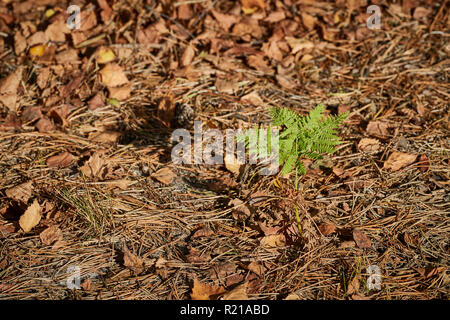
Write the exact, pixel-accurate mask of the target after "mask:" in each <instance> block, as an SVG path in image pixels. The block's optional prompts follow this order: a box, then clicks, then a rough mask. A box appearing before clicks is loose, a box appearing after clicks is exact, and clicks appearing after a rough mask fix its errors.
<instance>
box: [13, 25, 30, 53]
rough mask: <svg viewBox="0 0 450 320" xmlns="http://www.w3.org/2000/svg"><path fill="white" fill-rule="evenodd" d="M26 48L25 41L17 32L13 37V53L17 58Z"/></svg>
mask: <svg viewBox="0 0 450 320" xmlns="http://www.w3.org/2000/svg"><path fill="white" fill-rule="evenodd" d="M26 48H27V40H26V39H25V37H24V36H23V35H22V33H21V32H19V31H17V32H16V34H15V35H14V52H15V53H16V55H17V56H19V55H20V54H21V53H22V52H24V51H25V49H26Z"/></svg>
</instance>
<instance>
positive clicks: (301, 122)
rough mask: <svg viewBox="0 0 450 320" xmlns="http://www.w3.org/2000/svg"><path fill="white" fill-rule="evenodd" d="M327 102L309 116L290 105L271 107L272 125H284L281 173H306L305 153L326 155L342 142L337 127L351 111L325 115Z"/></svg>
mask: <svg viewBox="0 0 450 320" xmlns="http://www.w3.org/2000/svg"><path fill="white" fill-rule="evenodd" d="M324 112H325V106H324V105H322V104H319V105H317V106H316V107H315V108H314V109H313V110H312V111H311V112H310V113H309V115H307V116H301V115H299V114H297V113H296V112H295V111H292V110H290V109H288V108H271V109H270V115H271V117H272V126H278V127H281V131H280V135H279V163H280V164H281V165H282V166H283V168H282V170H281V174H282V175H284V174H287V173H289V172H291V171H292V170H296V172H299V173H300V174H302V175H304V174H305V173H306V168H305V166H304V165H303V162H302V161H301V158H302V157H307V158H310V159H314V160H317V159H322V157H323V154H327V153H333V152H334V151H335V150H336V149H335V147H336V146H337V145H339V144H341V143H342V141H341V140H340V138H339V136H337V131H336V129H337V128H338V126H339V125H340V124H342V122H343V121H344V120H345V119H346V118H347V116H348V112H345V113H340V114H338V115H336V116H332V115H330V116H328V117H324Z"/></svg>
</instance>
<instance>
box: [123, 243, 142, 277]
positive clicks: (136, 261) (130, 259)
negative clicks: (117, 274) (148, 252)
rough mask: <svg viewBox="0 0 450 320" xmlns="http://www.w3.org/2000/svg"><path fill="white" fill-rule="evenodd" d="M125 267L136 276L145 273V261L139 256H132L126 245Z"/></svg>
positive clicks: (124, 248) (124, 250)
mask: <svg viewBox="0 0 450 320" xmlns="http://www.w3.org/2000/svg"><path fill="white" fill-rule="evenodd" d="M123 265H124V266H125V267H127V268H129V269H130V270H132V271H133V272H135V273H136V274H139V273H141V272H142V271H144V261H143V260H142V259H141V258H139V257H138V256H135V255H134V254H132V253H131V252H130V251H129V250H128V248H127V246H126V245H124V246H123Z"/></svg>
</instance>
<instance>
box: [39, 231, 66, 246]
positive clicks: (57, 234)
mask: <svg viewBox="0 0 450 320" xmlns="http://www.w3.org/2000/svg"><path fill="white" fill-rule="evenodd" d="M39 238H40V239H41V242H42V243H43V244H44V245H46V246H50V245H52V244H54V243H55V242H57V241H62V239H63V234H62V231H61V229H60V228H59V227H58V226H51V227H48V228H47V229H45V230H44V231H42V232H41V234H40V235H39Z"/></svg>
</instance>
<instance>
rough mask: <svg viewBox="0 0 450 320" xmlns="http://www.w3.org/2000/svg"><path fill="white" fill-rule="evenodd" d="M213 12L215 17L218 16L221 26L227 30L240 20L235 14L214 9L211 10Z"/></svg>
mask: <svg viewBox="0 0 450 320" xmlns="http://www.w3.org/2000/svg"><path fill="white" fill-rule="evenodd" d="M211 13H212V14H213V16H214V18H216V20H217V22H218V23H219V26H220V27H221V28H222V29H224V31H226V32H228V31H229V30H230V28H231V26H232V25H233V24H235V23H236V22H238V21H239V18H238V17H236V16H234V15H231V14H224V13H220V12H218V11H216V10H214V9H212V10H211Z"/></svg>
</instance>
